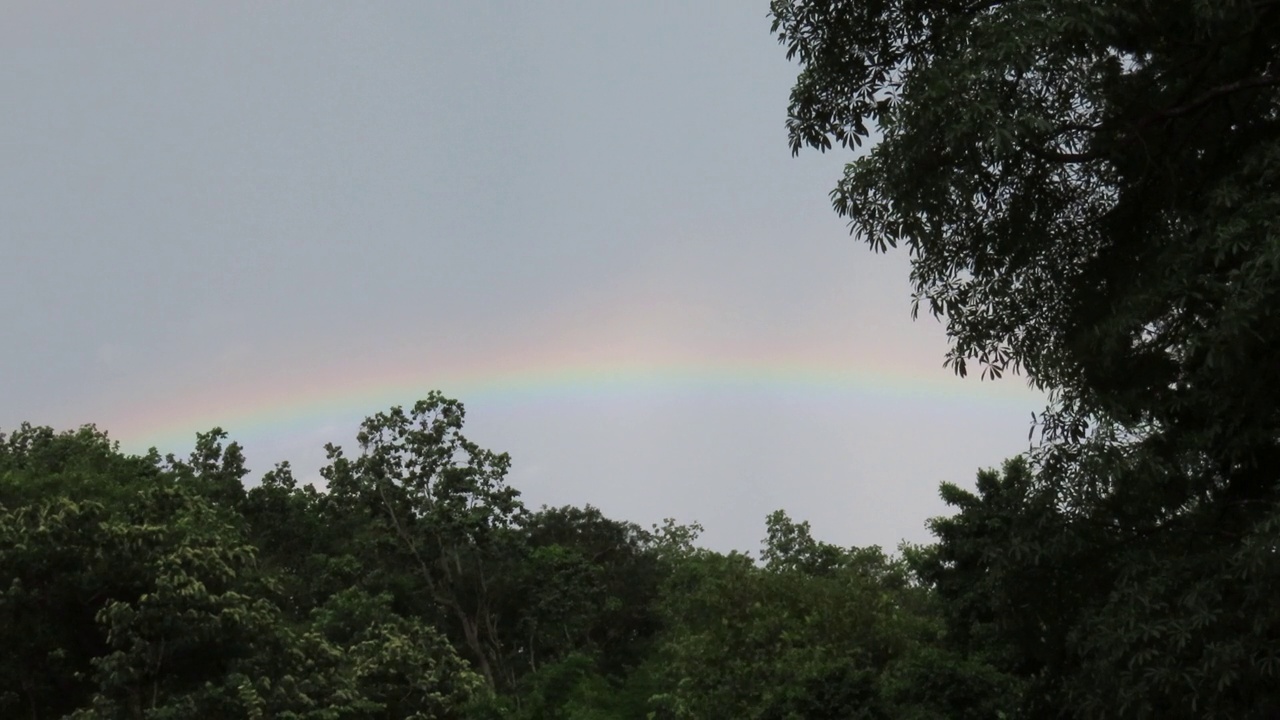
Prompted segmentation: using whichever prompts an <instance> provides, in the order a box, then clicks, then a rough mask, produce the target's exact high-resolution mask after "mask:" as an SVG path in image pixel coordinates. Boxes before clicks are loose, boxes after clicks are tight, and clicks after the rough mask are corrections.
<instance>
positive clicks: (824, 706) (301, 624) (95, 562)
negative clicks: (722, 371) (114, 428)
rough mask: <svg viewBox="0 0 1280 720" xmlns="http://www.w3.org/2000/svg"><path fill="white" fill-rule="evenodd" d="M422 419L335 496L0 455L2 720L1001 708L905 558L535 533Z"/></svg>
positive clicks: (188, 464) (573, 521)
mask: <svg viewBox="0 0 1280 720" xmlns="http://www.w3.org/2000/svg"><path fill="white" fill-rule="evenodd" d="M462 424H463V408H462V406H461V405H460V404H459V403H457V402H455V401H452V400H448V399H445V398H443V397H441V396H439V395H432V396H431V397H430V398H428V399H427V400H424V401H422V402H420V403H418V404H417V405H416V406H415V407H414V408H412V410H408V411H406V410H401V409H399V408H396V409H392V410H391V411H389V412H386V413H382V414H379V415H376V416H374V417H371V418H369V419H368V420H367V421H366V422H365V423H364V425H363V426H362V428H361V430H360V432H359V435H358V450H357V451H356V452H354V453H351V454H348V453H347V452H345V451H344V450H342V449H341V448H339V447H336V446H332V445H331V446H329V447H328V464H327V466H326V467H325V468H324V470H323V471H322V474H323V476H324V478H325V481H326V484H327V488H326V489H325V491H323V492H321V491H317V490H316V489H315V488H313V487H311V486H300V485H299V484H298V483H297V482H296V481H295V479H294V478H293V476H292V475H291V473H290V470H289V467H288V465H287V464H282V465H280V466H278V467H277V468H276V469H275V470H273V471H271V472H268V473H266V474H265V476H263V477H262V478H261V481H260V482H259V483H257V484H256V485H253V486H252V487H248V488H246V485H245V482H244V480H245V477H246V474H247V472H248V471H247V470H246V468H245V466H244V458H243V456H242V454H241V450H240V447H239V446H238V445H237V444H235V443H234V442H228V441H227V437H226V436H225V434H223V433H222V432H220V431H213V432H211V433H208V434H204V435H201V436H200V437H199V441H198V444H197V446H196V449H195V450H194V452H193V453H192V454H191V456H190V457H189V458H186V459H179V458H175V457H173V456H168V457H165V458H162V457H160V456H159V455H158V454H157V453H155V452H154V451H153V452H152V454H150V455H148V456H145V457H137V456H127V455H124V454H122V453H120V452H119V450H118V449H117V447H116V446H115V445H114V444H113V443H112V442H110V441H109V440H108V438H107V436H106V435H105V434H103V433H101V432H99V431H97V430H95V429H93V428H82V429H80V430H78V431H75V432H62V433H58V432H54V431H53V430H51V429H49V428H42V427H31V426H25V425H24V426H23V427H21V428H19V429H17V430H16V431H14V432H12V433H10V434H7V435H0V581H2V582H3V585H0V647H3V648H5V652H3V653H0V716H2V717H14V718H32V719H33V720H35V719H42V718H63V717H66V718H75V719H77V720H88V719H89V718H102V719H106V718H148V719H156V720H159V719H161V718H299V719H302V718H306V719H308V720H322V719H330V718H334V719H336V718H370V719H373V718H387V719H390V718H418V719H422V718H475V719H480V718H530V719H534V718H565V719H566V720H568V719H576V720H586V719H588V718H650V717H652V718H820V717H830V718H844V717H849V718H855V717H857V718H943V717H946V718H989V717H995V716H996V713H997V711H998V710H999V709H1000V708H1001V707H1002V706H1003V705H1005V704H1007V703H1008V702H1009V700H1010V698H1011V694H1010V693H1011V691H1012V689H1013V688H1014V687H1015V685H1016V683H1015V681H1014V680H1013V679H1012V678H1011V677H1010V676H1008V675H1006V674H1004V673H1002V672H1001V671H999V670H998V669H996V668H995V667H994V666H993V665H991V664H989V663H987V662H985V661H984V660H983V659H981V658H978V657H971V656H966V655H964V654H963V653H961V652H958V651H957V649H955V648H953V647H952V646H951V644H950V643H949V642H948V641H947V638H948V637H949V634H948V630H947V623H946V619H947V613H946V611H945V609H944V603H943V601H942V598H941V597H940V596H939V594H938V593H936V592H933V591H931V590H930V589H929V587H928V585H927V584H926V583H925V582H924V581H923V580H922V576H920V575H919V573H918V570H919V568H922V567H926V566H930V562H931V561H930V558H934V557H935V556H936V554H937V551H936V550H933V549H908V551H907V552H906V553H905V554H904V556H901V557H894V556H889V555H886V554H885V553H883V552H882V551H881V550H880V549H879V548H841V547H836V546H834V545H829V544H826V543H823V542H820V541H818V540H816V539H814V538H813V537H812V535H811V534H810V530H809V527H808V524H807V523H796V522H794V521H792V520H791V519H789V518H788V517H787V515H786V514H785V513H783V512H777V513H774V514H773V515H771V516H770V517H769V518H768V519H767V527H766V533H767V537H766V539H765V543H764V549H763V552H761V553H760V555H759V557H758V558H753V557H751V556H749V555H747V554H742V553H736V552H735V553H730V554H727V555H726V554H721V553H716V552H712V551H709V550H706V549H703V548H700V547H699V546H698V545H697V544H696V541H697V536H698V531H699V528H698V527H697V525H679V524H676V523H675V522H673V521H668V522H667V523H666V524H664V525H662V526H659V527H654V528H651V529H644V528H641V527H639V526H637V525H634V524H632V523H628V522H623V521H619V520H614V519H610V518H608V517H605V516H604V515H603V514H601V513H600V512H599V511H598V510H596V509H594V508H592V507H582V508H576V507H563V508H542V509H538V510H532V509H530V508H527V507H525V506H524V504H523V503H522V502H521V500H520V497H519V493H518V492H517V491H516V490H515V489H514V488H512V487H511V486H509V485H508V484H507V483H506V482H505V479H504V476H505V473H506V470H507V467H508V458H507V456H506V455H502V454H495V453H493V452H490V451H488V450H485V449H482V448H480V447H478V446H477V445H475V444H474V443H472V442H470V441H469V440H467V439H466V438H465V437H464V435H463V434H462Z"/></svg>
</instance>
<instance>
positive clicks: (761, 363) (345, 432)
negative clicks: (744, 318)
mask: <svg viewBox="0 0 1280 720" xmlns="http://www.w3.org/2000/svg"><path fill="white" fill-rule="evenodd" d="M858 360H861V362H858ZM872 360H874V361H876V362H869V361H872ZM886 360H887V359H886V358H868V357H863V358H860V359H859V358H823V359H822V360H814V359H813V358H800V357H786V356H776V357H759V356H756V357H738V358H734V359H724V358H720V359H711V358H706V357H694V356H684V357H680V356H672V357H668V358H665V359H661V360H654V359H652V358H646V359H644V360H628V359H621V358H613V359H608V358H603V359H602V358H581V359H578V360H576V361H565V360H564V358H559V359H555V360H554V361H553V360H552V359H551V358H540V359H539V358H528V357H525V358H521V359H520V361H519V362H507V363H504V362H501V361H499V362H478V363H471V364H468V365H462V366H454V367H438V368H432V367H430V366H429V365H430V364H429V363H427V362H425V361H424V362H423V363H421V365H420V366H418V365H416V364H402V365H401V366H400V367H382V368H377V367H375V368H369V367H367V366H366V367H364V368H359V371H358V372H357V368H354V367H348V368H341V367H334V368H330V369H329V370H328V371H324V372H315V371H312V372H302V373H298V374H296V375H282V376H280V377H275V378H245V379H243V381H241V382H232V383H226V382H222V381H219V382H218V383H216V385H218V389H216V390H213V389H209V390H199V391H192V392H189V393H181V394H179V395H177V396H176V397H173V398H170V399H169V400H168V401H166V402H156V403H149V404H147V406H146V407H145V408H141V409H138V410H137V411H136V412H134V413H133V414H131V415H126V416H125V417H123V418H120V419H118V420H115V421H113V424H112V425H110V426H109V427H111V428H112V433H111V434H112V437H113V438H115V439H117V440H120V442H121V446H122V447H123V448H124V449H126V450H128V451H131V452H142V451H145V450H146V449H147V448H149V447H157V448H160V449H161V450H162V451H164V450H167V449H170V448H174V447H181V446H189V445H190V443H191V442H192V440H193V439H194V436H195V433H197V432H201V431H204V430H208V429H210V428H212V427H214V426H219V427H222V428H223V429H225V430H227V431H228V432H229V433H230V434H231V436H232V438H234V439H236V440H239V441H241V442H245V441H246V440H249V439H253V438H255V437H262V436H266V435H275V436H280V435H285V434H301V433H311V434H314V433H315V432H316V430H317V428H319V427H321V426H324V427H326V428H329V429H333V428H334V427H336V428H338V429H337V432H336V434H333V435H332V436H331V437H326V438H325V439H326V440H331V441H334V442H343V441H345V440H347V439H348V438H349V437H351V436H352V435H354V432H355V429H356V424H357V423H358V422H359V420H360V419H362V418H363V417H365V416H367V415H369V414H372V413H374V412H378V411H380V410H385V409H387V408H389V407H391V406H393V405H406V406H407V405H411V404H412V403H413V402H414V401H416V400H418V399H421V398H423V397H425V396H426V394H427V393H428V392H430V391H432V390H439V391H441V392H443V393H444V394H445V395H446V396H447V397H453V398H457V399H459V400H461V401H462V402H463V403H464V404H466V405H467V406H468V407H469V408H473V409H474V408H476V407H491V406H494V405H520V404H538V403H547V402H553V403H575V402H576V403H587V402H596V401H599V402H635V401H639V400H642V399H646V398H648V399H652V398H669V399H681V398H698V397H705V396H731V397H738V396H764V397H777V398H780V399H788V400H790V399H795V400H801V401H815V400H818V401H833V402H841V401H847V400H850V399H852V398H865V399H878V400H881V401H884V402H889V403H904V402H908V403H924V404H927V405H930V406H936V405H939V404H946V405H961V406H978V407H982V406H987V407H992V406H994V407H997V408H1000V409H1004V410H1013V409H1015V408H1016V409H1022V410H1028V411H1029V410H1035V409H1039V408H1040V407H1042V406H1043V404H1044V396H1043V395H1041V394H1040V393H1037V392H1035V391H1033V390H1030V389H1028V388H1027V386H1026V383H1025V382H1024V381H1023V380H1022V379H1020V378H1017V377H1011V378H1006V379H1003V380H1000V381H997V382H983V381H980V380H979V379H977V378H975V377H970V378H967V379H961V378H957V377H954V376H953V375H952V373H951V372H950V371H949V370H946V369H944V368H941V367H937V366H935V367H933V368H928V367H922V366H920V365H919V364H917V365H915V366H907V365H901V364H893V363H889V362H886Z"/></svg>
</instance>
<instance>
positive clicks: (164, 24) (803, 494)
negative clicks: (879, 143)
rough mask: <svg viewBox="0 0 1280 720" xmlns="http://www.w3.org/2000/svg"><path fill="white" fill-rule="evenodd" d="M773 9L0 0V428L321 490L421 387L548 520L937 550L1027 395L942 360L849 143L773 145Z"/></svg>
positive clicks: (780, 96)
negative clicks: (909, 544)
mask: <svg viewBox="0 0 1280 720" xmlns="http://www.w3.org/2000/svg"><path fill="white" fill-rule="evenodd" d="M766 10H767V4H766V3H764V2H760V3H747V2H742V1H741V0H721V1H717V2H711V1H700V2H665V3H664V2H625V3H623V2H607V3H606V2H586V1H583V2H528V3H514V2H512V3H499V2H481V1H478V0H475V1H470V2H465V3H434V2H423V1H420V0H419V1H415V2H369V3H349V2H320V1H318V0H316V1H311V2H306V3H301V2H292V3H286V2H275V3H268V2H261V1H254V2H243V3H241V2H231V1H229V0H219V2H209V3H202V4H199V5H197V4H194V3H166V2H109V3H108V2H101V3H76V4H71V3H44V2H24V3H6V4H5V5H4V9H0V97H3V104H2V105H0V152H2V153H3V155H2V160H3V162H0V293H2V294H0V299H2V300H3V310H4V312H3V314H2V315H0V429H6V430H7V429H12V428H13V427H14V426H15V425H17V424H18V423H19V422H22V421H24V420H29V421H32V422H35V423H38V424H49V425H53V426H56V427H59V428H72V427H76V426H78V425H81V424H83V423H90V422H92V423H95V424H97V425H98V426H99V427H101V428H104V429H106V430H107V431H108V432H109V433H110V434H111V436H112V437H115V438H117V439H119V440H120V441H121V443H122V446H123V447H124V448H125V449H126V450H129V451H142V450H145V448H146V447H147V446H148V445H150V444H156V443H158V444H161V447H160V449H161V450H162V451H175V452H179V453H182V452H185V451H187V450H188V449H189V446H190V444H191V443H190V441H191V438H192V436H193V433H194V432H195V431H196V430H197V429H207V428H209V427H212V426H215V425H220V426H222V427H224V428H226V429H227V430H228V431H229V432H230V433H231V435H232V437H233V438H235V439H237V440H239V441H240V442H242V444H244V446H245V450H246V455H247V456H248V459H249V461H250V466H251V468H252V469H253V471H254V475H253V477H257V476H258V475H260V474H261V472H262V471H265V470H268V469H270V467H271V466H272V465H273V464H274V463H276V462H278V461H281V460H289V461H291V462H292V463H293V464H294V466H295V468H296V470H297V473H298V474H299V475H300V476H302V477H304V478H315V477H316V471H317V468H318V467H319V465H320V463H321V461H322V458H323V452H322V450H321V446H322V445H323V444H324V442H326V441H334V442H336V443H338V444H343V445H346V446H348V447H349V448H350V447H351V446H352V445H354V442H353V440H352V438H353V436H354V434H355V431H356V426H357V424H358V421H359V419H360V418H361V417H362V416H363V415H364V414H367V413H369V412H373V411H375V410H378V409H380V408H381V407H383V405H384V404H386V403H391V402H396V403H403V404H411V403H412V402H413V401H414V400H415V399H417V397H418V396H420V395H421V394H423V393H425V391H426V390H427V389H429V388H439V389H441V390H443V391H445V392H446V393H447V394H449V395H453V396H456V397H458V398H459V399H460V400H462V401H463V402H464V403H466V404H467V408H468V433H467V434H468V435H469V437H471V439H473V440H475V441H477V442H478V443H480V444H481V445H483V446H486V447H489V448H491V449H494V450H502V451H508V452H510V453H511V454H512V456H513V460H514V468H513V471H512V474H511V476H510V480H511V481H512V483H513V484H514V485H515V486H516V487H518V488H520V489H521V490H522V491H523V492H524V493H525V498H526V501H527V502H529V503H530V504H531V505H534V506H537V505H540V504H543V503H548V504H566V503H572V504H586V503H591V504H594V505H597V506H599V507H601V508H602V509H604V510H605V512H606V513H608V514H609V515H611V516H614V517H619V518H624V519H628V520H633V521H636V522H639V523H642V524H645V525H648V524H651V523H654V522H657V521H658V520H660V519H661V518H663V517H668V516H670V517H675V518H677V519H679V520H682V521H695V520H696V521H699V522H701V523H702V524H703V525H704V526H705V527H706V529H707V532H706V534H705V536H704V540H705V542H706V543H707V544H709V545H710V546H712V547H716V548H718V549H728V548H730V547H734V548H740V549H744V550H754V549H756V548H757V547H758V545H759V539H760V538H761V537H762V536H763V534H764V517H765V515H766V514H767V513H768V512H770V511H772V510H774V509H777V508H785V509H787V510H788V511H789V512H790V513H791V515H792V516H793V517H795V518H797V519H803V520H809V521H810V522H811V523H812V524H813V526H814V531H815V534H816V535H817V536H818V537H820V538H822V539H825V540H828V541H831V542H837V543H840V544H858V545H866V544H881V545H885V546H888V547H893V546H895V545H896V544H897V543H898V541H899V540H902V539H907V540H911V541H923V540H926V539H927V538H928V535H927V533H926V531H925V529H924V522H925V520H926V519H927V518H928V517H929V516H931V515H936V514H938V513H940V512H942V511H943V510H944V508H943V507H942V505H941V503H940V502H939V501H938V500H937V485H938V483H939V482H941V481H952V482H958V483H962V484H971V482H972V478H973V476H974V474H975V472H976V471H977V469H978V468H979V467H987V466H993V465H997V464H999V463H1000V462H1001V460H1002V459H1003V458H1005V457H1007V456H1010V455H1012V454H1015V453H1018V452H1020V451H1022V450H1024V449H1025V448H1026V445H1027V430H1028V428H1029V425H1028V423H1029V420H1030V413H1031V412H1032V411H1035V410H1038V409H1039V408H1040V406H1041V404H1042V402H1041V400H1040V399H1039V398H1038V396H1035V395H1033V394H1032V393H1030V392H1028V391H1026V390H1025V388H1023V386H1022V381H1021V380H1018V379H1012V380H1006V381H1002V382H1000V383H990V382H988V383H982V382H980V381H979V380H978V379H977V378H970V379H968V380H964V381H960V380H957V379H954V378H952V377H951V374H950V372H949V371H948V370H946V369H944V368H943V367H942V358H943V353H944V351H945V347H946V342H945V337H944V334H943V332H942V329H941V326H940V325H938V324H937V323H936V322H935V321H933V320H932V319H921V320H920V321H917V322H915V323H912V322H911V320H910V317H909V295H910V288H909V285H908V277H907V273H908V267H907V263H906V258H905V254H901V253H900V254H891V255H889V256H878V255H874V254H872V253H871V252H870V251H869V250H868V249H867V248H866V247H865V246H863V245H860V244H859V243H857V242H856V241H855V240H853V239H851V238H850V237H849V236H848V232H847V229H846V228H845V227H844V224H843V222H842V221H841V220H840V219H839V218H838V217H836V216H835V214H834V213H833V212H832V211H831V209H830V204H829V200H828V192H829V191H830V189H831V187H832V186H833V185H834V183H835V181H836V179H837V178H838V176H839V173H840V170H841V166H842V165H843V163H845V162H847V161H848V160H849V159H850V156H849V155H847V154H842V153H833V154H828V155H826V156H822V155H819V154H816V153H805V154H802V155H801V156H800V157H799V158H792V157H791V155H790V152H789V149H788V145H787V138H786V135H785V130H784V124H783V123H784V119H785V114H786V105H787V96H788V92H789V89H790V86H791V83H792V81H793V79H794V75H795V72H796V68H795V67H793V66H789V65H788V63H787V62H786V61H785V58H784V54H783V49H782V48H781V47H779V46H778V45H777V44H776V42H775V40H774V39H773V38H772V37H771V36H770V35H769V20H768V18H767V16H766Z"/></svg>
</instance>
